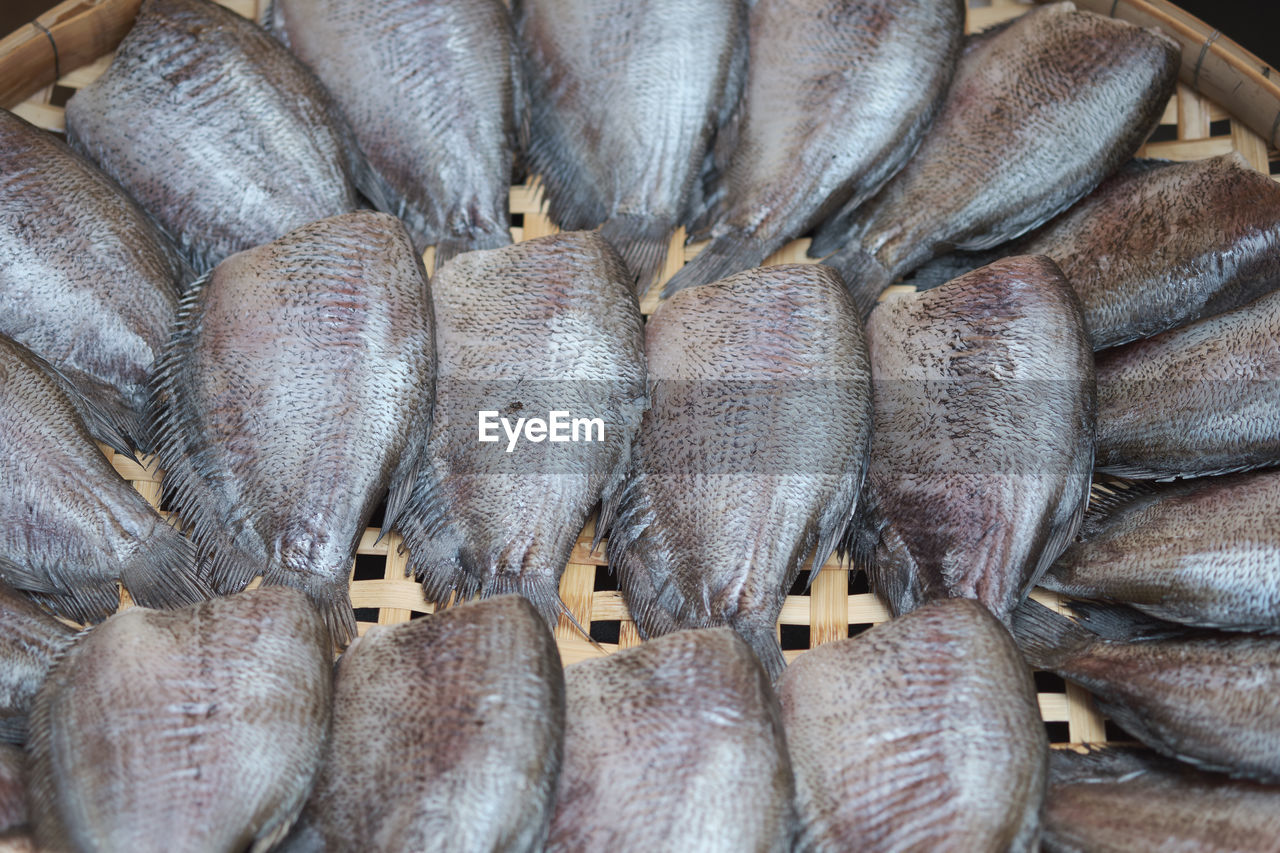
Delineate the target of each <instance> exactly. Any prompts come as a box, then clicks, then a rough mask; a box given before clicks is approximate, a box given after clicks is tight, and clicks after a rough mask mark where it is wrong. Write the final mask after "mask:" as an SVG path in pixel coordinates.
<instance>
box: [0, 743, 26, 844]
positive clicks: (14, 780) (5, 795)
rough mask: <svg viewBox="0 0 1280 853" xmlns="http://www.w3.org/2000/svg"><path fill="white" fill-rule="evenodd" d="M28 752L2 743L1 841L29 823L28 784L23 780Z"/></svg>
mask: <svg viewBox="0 0 1280 853" xmlns="http://www.w3.org/2000/svg"><path fill="white" fill-rule="evenodd" d="M25 766H26V753H25V752H23V750H22V747H20V746H14V745H13V744H10V743H0V841H8V840H9V833H12V832H15V831H18V830H21V829H24V828H25V826H26V823H27V785H26V783H25V782H24V781H23V775H24V774H25V770H24V768H25Z"/></svg>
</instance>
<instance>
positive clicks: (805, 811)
mask: <svg viewBox="0 0 1280 853" xmlns="http://www.w3.org/2000/svg"><path fill="white" fill-rule="evenodd" d="M778 698H779V700H780V701H781V703H782V721H783V724H784V725H785V726H786V730H787V746H788V747H789V749H790V752H791V763H792V766H793V767H794V768H795V774H796V804H797V807H798V810H799V816H800V834H799V839H798V841H797V844H796V850H797V851H838V850H861V851H868V853H870V851H879V850H955V851H968V850H1008V851H1032V850H1035V849H1036V841H1037V839H1038V837H1039V830H1040V804H1041V802H1042V801H1043V800H1044V795H1045V783H1046V780H1047V775H1048V773H1047V771H1048V761H1049V742H1048V739H1047V738H1046V737H1045V731H1044V724H1043V723H1042V722H1041V720H1040V707H1039V705H1038V704H1037V702H1036V691H1035V685H1034V684H1033V683H1032V681H1031V675H1030V673H1029V672H1028V671H1027V667H1026V664H1025V663H1024V662H1023V660H1022V655H1021V654H1019V653H1018V648H1017V646H1015V645H1014V644H1013V641H1012V640H1011V639H1010V637H1009V634H1008V632H1007V631H1005V629H1004V627H1003V626H1002V625H1001V624H1000V623H999V622H997V621H996V620H995V619H994V618H993V617H992V616H991V614H990V613H988V612H987V611H986V609H985V608H983V607H982V606H981V605H979V604H977V603H976V602H973V601H968V600H966V599H948V600H946V601H940V602H935V603H932V604H927V605H925V606H923V607H921V608H920V609H918V610H914V611H912V612H911V613H908V614H906V615H904V616H900V617H898V618H897V619H894V620H893V621H891V622H887V623H885V624H882V625H877V626H875V627H874V628H872V629H871V630H869V631H866V632H864V633H862V634H859V635H858V636H857V637H854V638H853V639H849V640H842V641H838V642H834V643H828V644H826V645H823V646H819V647H817V648H815V649H812V650H810V651H808V652H805V653H804V654H802V655H800V657H798V658H797V659H796V660H795V662H794V663H792V665H791V666H790V667H789V668H788V669H787V671H786V673H785V674H784V675H783V676H782V678H781V679H780V680H779V682H778Z"/></svg>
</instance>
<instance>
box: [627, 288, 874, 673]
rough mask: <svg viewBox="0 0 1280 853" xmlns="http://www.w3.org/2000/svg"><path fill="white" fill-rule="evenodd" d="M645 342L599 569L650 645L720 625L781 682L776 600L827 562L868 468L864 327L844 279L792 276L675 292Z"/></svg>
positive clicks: (868, 407) (868, 387)
mask: <svg viewBox="0 0 1280 853" xmlns="http://www.w3.org/2000/svg"><path fill="white" fill-rule="evenodd" d="M645 332H646V339H645V344H646V350H647V352H648V358H649V379H650V383H649V387H650V396H651V399H652V407H651V408H650V410H649V411H648V412H646V413H645V416H644V420H643V423H642V425H641V428H640V435H639V437H638V438H637V440H636V446H635V448H634V450H633V453H632V456H633V460H632V465H631V469H630V471H629V472H628V474H627V479H626V483H625V486H624V489H623V491H622V494H621V497H620V499H619V501H618V506H617V520H616V522H615V523H614V524H613V527H612V529H611V530H610V531H609V550H608V555H609V565H610V566H612V567H613V568H614V570H615V571H616V572H617V573H618V579H619V585H620V586H621V588H622V591H623V596H624V597H625V598H626V601H627V607H628V609H629V610H630V612H631V613H632V614H633V616H634V618H635V620H636V624H637V626H638V627H639V628H640V630H641V631H642V632H644V634H645V635H646V636H654V635H657V634H664V633H666V632H668V631H674V630H677V629H679V628H697V627H709V626H713V625H726V624H727V625H730V626H731V627H733V628H734V630H736V631H738V632H739V633H740V634H741V635H742V637H743V639H745V640H746V641H747V643H748V644H749V645H750V646H751V647H752V648H753V649H754V650H755V652H756V654H757V655H759V656H760V660H761V662H762V663H763V664H764V666H765V669H766V670H767V671H768V672H769V675H770V676H771V677H776V676H777V675H778V673H779V672H781V671H782V668H783V666H784V665H785V664H784V663H783V659H782V650H781V648H780V647H779V646H778V641H777V636H776V634H775V629H774V625H775V624H776V622H777V619H778V613H779V611H780V610H781V609H782V602H783V599H784V598H785V596H786V594H787V590H788V588H789V587H790V586H791V584H792V582H793V581H794V580H795V578H796V575H797V574H798V573H799V572H800V570H801V569H803V568H805V567H807V566H808V565H809V562H810V560H812V561H813V564H814V565H815V566H821V565H822V564H823V563H824V562H825V561H826V559H827V557H829V556H830V555H831V553H832V551H834V550H835V547H836V545H837V543H838V542H839V541H840V539H841V537H842V536H843V535H844V531H845V529H846V527H847V526H848V524H849V521H850V519H851V517H852V516H853V512H854V508H855V507H856V505H857V500H858V491H859V488H860V486H861V484H862V477H863V473H864V471H865V469H866V454H867V447H868V444H869V441H870V428H871V374H870V366H869V364H868V362H867V352H866V344H865V342H864V339H863V334H862V328H861V325H860V324H859V322H858V318H857V316H856V315H855V314H854V311H853V305H852V304H851V303H850V301H849V297H848V294H847V292H846V291H845V288H844V284H843V282H841V281H840V279H839V276H837V275H836V274H835V273H833V272H832V271H831V270H829V269H827V268H825V267H821V266H814V265H807V264H791V265H784V266H774V267H764V268H761V269H756V270H748V271H746V272H742V273H738V274H737V275H733V276H730V277H729V278H727V279H724V280H723V281H720V282H716V283H715V284H708V285H703V286H702V287H699V288H697V289H694V290H690V291H689V292H688V293H680V294H677V295H676V296H674V297H672V298H671V299H670V300H668V301H667V302H665V303H663V304H662V305H661V306H660V307H659V308H658V310H657V311H656V312H654V314H653V316H652V317H651V318H650V319H649V322H648V325H647V326H646V330H645Z"/></svg>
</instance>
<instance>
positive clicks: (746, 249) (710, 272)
mask: <svg viewBox="0 0 1280 853" xmlns="http://www.w3.org/2000/svg"><path fill="white" fill-rule="evenodd" d="M775 248H776V247H775ZM771 251H772V249H771V248H770V247H769V246H766V245H765V244H763V243H761V242H760V241H759V240H758V239H757V238H756V236H755V235H754V234H752V233H749V232H748V231H746V230H745V229H742V228H731V229H729V230H726V231H723V232H721V233H718V234H716V235H715V236H714V237H712V238H711V242H710V243H708V244H707V245H705V246H703V247H702V251H701V252H698V254H697V255H696V256H694V259H693V260H691V261H689V263H687V264H685V265H684V266H683V267H681V268H680V271H679V272H677V273H676V274H675V275H673V276H672V277H671V280H670V281H668V282H667V285H666V287H664V288H663V289H662V297H663V298H664V299H665V298H667V297H669V296H671V294H673V293H675V292H676V291H678V290H684V289H685V288H686V287H696V286H697V285H700V284H710V283H711V282H713V281H719V280H720V279H722V278H724V277H725V276H729V275H732V274H734V273H736V272H742V271H743V270H748V269H752V268H754V267H758V266H760V264H761V263H763V262H764V259H765V258H767V257H768V256H769V253H770V252H771Z"/></svg>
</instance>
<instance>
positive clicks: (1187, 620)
mask: <svg viewBox="0 0 1280 853" xmlns="http://www.w3.org/2000/svg"><path fill="white" fill-rule="evenodd" d="M1277 518H1280V472H1278V471H1264V472H1258V473H1251V474H1241V475H1238V476H1234V477H1209V478H1201V479H1196V480H1189V481H1185V482H1180V483H1172V484H1167V485H1166V484H1159V485H1155V484H1152V485H1145V484H1139V483H1134V484H1131V485H1130V486H1129V487H1128V488H1125V489H1116V490H1114V491H1113V492H1112V493H1111V494H1106V495H1102V494H1098V495H1095V496H1094V499H1093V500H1092V501H1091V502H1090V506H1089V511H1088V513H1087V514H1086V515H1085V519H1084V524H1083V525H1082V527H1081V530H1080V535H1079V536H1078V537H1077V540H1076V542H1075V543H1074V544H1072V546H1071V547H1070V548H1068V549H1067V550H1066V551H1065V552H1063V554H1062V556H1061V557H1060V558H1058V561H1057V562H1056V563H1054V564H1053V566H1052V567H1051V568H1050V569H1049V571H1048V572H1047V573H1046V574H1045V576H1044V577H1043V578H1041V579H1040V585H1041V586H1043V587H1045V588H1046V589H1051V590H1054V591H1056V592H1060V593H1064V594H1066V595H1070V596H1073V597H1076V598H1092V599H1100V600H1103V601H1113V602H1118V603H1121V604H1128V605H1130V606H1132V607H1135V608H1137V609H1139V610H1141V611H1142V612H1144V613H1148V614H1150V615H1151V616H1154V617H1156V618H1159V619H1164V620H1168V621H1172V622H1180V623H1183V624H1186V625H1196V626H1200V627H1205V628H1220V629H1227V630H1241V631H1267V632H1280V525H1277V523H1276V519H1277Z"/></svg>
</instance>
